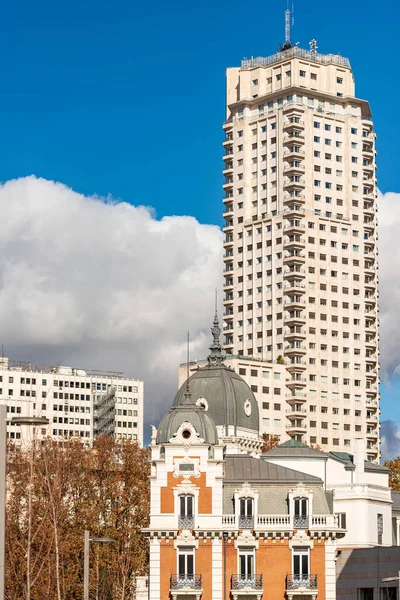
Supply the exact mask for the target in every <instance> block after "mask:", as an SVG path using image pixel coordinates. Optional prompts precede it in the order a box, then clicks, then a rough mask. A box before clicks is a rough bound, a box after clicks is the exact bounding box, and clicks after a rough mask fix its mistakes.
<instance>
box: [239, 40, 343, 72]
mask: <svg viewBox="0 0 400 600" xmlns="http://www.w3.org/2000/svg"><path fill="white" fill-rule="evenodd" d="M288 58H301V59H304V60H310V61H312V62H315V63H319V64H321V65H337V66H339V67H345V68H347V69H350V61H349V59H348V58H345V57H344V56H340V55H339V54H319V53H318V52H311V51H310V50H303V49H302V48H299V47H298V46H293V48H289V49H288V50H284V51H283V52H277V53H276V54H272V56H257V57H251V58H249V59H245V60H242V69H252V68H253V67H267V66H269V65H275V64H276V63H280V62H283V61H285V60H287V59H288Z"/></svg>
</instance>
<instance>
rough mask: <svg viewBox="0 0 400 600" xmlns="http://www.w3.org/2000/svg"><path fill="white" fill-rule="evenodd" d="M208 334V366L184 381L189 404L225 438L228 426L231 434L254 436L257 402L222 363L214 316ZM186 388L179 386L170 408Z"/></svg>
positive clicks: (236, 376)
mask: <svg viewBox="0 0 400 600" xmlns="http://www.w3.org/2000/svg"><path fill="white" fill-rule="evenodd" d="M211 332H212V334H213V343H212V345H211V346H210V350H211V353H210V355H209V356H208V359H207V360H208V364H207V365H206V366H205V367H202V368H200V369H198V370H197V371H196V372H195V373H194V374H193V375H192V376H191V377H190V378H189V381H188V384H189V387H190V393H191V396H192V400H193V402H196V403H197V404H199V405H203V406H205V408H206V410H207V412H208V414H209V415H210V416H211V417H212V419H213V421H214V422H215V424H216V425H217V426H219V425H224V426H225V432H226V435H228V427H229V428H232V426H233V427H234V428H235V432H236V429H237V428H240V429H242V430H243V429H244V430H250V431H251V432H252V433H257V434H258V432H259V424H260V418H259V410H258V402H257V400H256V398H255V396H254V394H253V392H252V391H251V389H250V387H249V386H248V385H247V383H246V382H245V381H244V379H242V377H240V375H238V374H237V373H235V371H234V370H233V369H231V368H229V367H227V366H226V365H225V364H224V362H223V353H222V347H221V344H220V341H219V337H220V333H221V330H220V328H219V323H218V316H217V314H215V318H214V324H213V328H212V329H211ZM186 386H187V384H186V383H185V384H183V385H182V387H181V388H180V390H179V391H178V393H177V394H176V396H175V400H174V404H173V405H174V406H175V407H176V406H179V405H181V404H182V403H183V402H184V398H185V388H186Z"/></svg>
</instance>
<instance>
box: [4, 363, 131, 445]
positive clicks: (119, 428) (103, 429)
mask: <svg viewBox="0 0 400 600" xmlns="http://www.w3.org/2000/svg"><path fill="white" fill-rule="evenodd" d="M0 403H1V404H6V405H7V436H8V437H9V438H11V439H13V440H16V441H23V440H24V439H29V436H30V435H31V433H30V431H29V427H26V426H21V425H15V424H13V423H12V422H11V419H12V417H14V416H15V417H17V416H24V417H25V416H29V417H32V416H35V417H46V418H48V419H49V425H48V426H45V427H41V428H39V430H38V431H37V432H36V433H37V435H38V436H39V437H45V436H48V435H50V436H52V437H54V438H60V439H61V438H63V437H71V436H73V437H79V438H81V439H82V440H84V441H87V442H91V441H93V439H94V438H95V437H97V436H99V435H102V434H103V433H108V434H110V435H113V436H114V437H115V438H116V439H128V440H134V441H137V442H138V443H139V444H140V445H143V382H142V381H139V380H137V379H127V378H124V376H123V373H119V372H106V371H104V372H102V371H87V370H82V369H75V368H71V367H61V366H57V367H51V366H50V367H42V366H40V367H39V366H35V365H32V364H31V363H29V362H21V361H11V360H9V359H8V358H0Z"/></svg>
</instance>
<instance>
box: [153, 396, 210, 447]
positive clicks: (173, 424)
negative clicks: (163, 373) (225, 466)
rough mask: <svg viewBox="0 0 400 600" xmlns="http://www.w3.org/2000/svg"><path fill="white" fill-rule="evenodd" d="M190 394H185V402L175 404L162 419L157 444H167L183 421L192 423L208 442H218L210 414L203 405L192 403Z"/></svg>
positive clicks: (201, 436)
mask: <svg viewBox="0 0 400 600" xmlns="http://www.w3.org/2000/svg"><path fill="white" fill-rule="evenodd" d="M191 402H192V400H191V398H190V395H189V394H187V393H186V395H184V402H183V403H182V404H181V405H179V406H173V407H172V408H171V409H170V410H169V411H168V412H167V414H166V415H165V416H164V417H163V419H162V420H161V423H160V425H159V427H158V430H157V439H156V443H157V444H167V443H168V442H169V440H170V439H171V438H173V437H174V435H175V434H176V433H177V431H178V430H179V428H180V427H181V426H182V425H183V423H186V422H188V423H190V424H191V425H193V427H194V428H195V430H196V433H197V434H198V435H199V436H200V438H202V439H203V440H204V441H205V442H206V443H207V444H218V434H217V428H216V426H215V423H214V421H213V420H212V418H211V417H210V415H209V414H208V413H207V412H206V411H205V410H204V408H203V407H202V406H198V405H197V404H194V403H193V404H192V403H191Z"/></svg>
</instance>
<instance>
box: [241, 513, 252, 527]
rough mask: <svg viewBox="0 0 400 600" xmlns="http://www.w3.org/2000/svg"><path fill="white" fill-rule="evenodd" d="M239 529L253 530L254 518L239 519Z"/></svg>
mask: <svg viewBox="0 0 400 600" xmlns="http://www.w3.org/2000/svg"><path fill="white" fill-rule="evenodd" d="M239 529H254V517H242V516H240V517H239Z"/></svg>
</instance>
